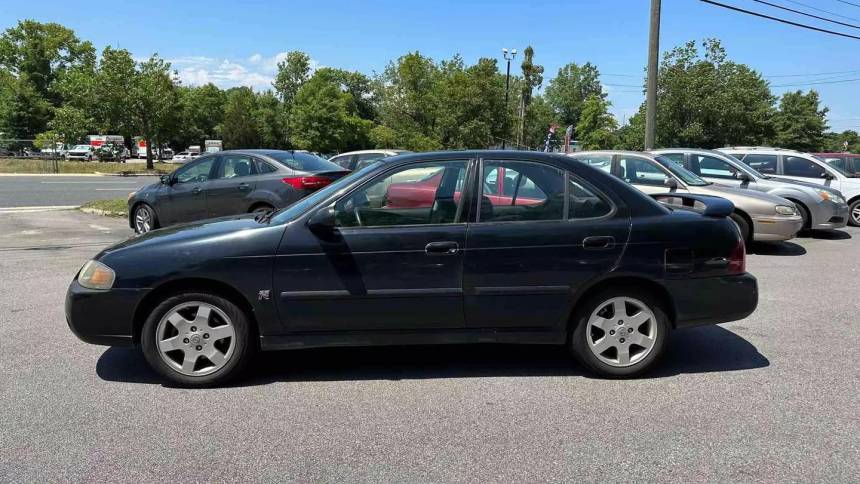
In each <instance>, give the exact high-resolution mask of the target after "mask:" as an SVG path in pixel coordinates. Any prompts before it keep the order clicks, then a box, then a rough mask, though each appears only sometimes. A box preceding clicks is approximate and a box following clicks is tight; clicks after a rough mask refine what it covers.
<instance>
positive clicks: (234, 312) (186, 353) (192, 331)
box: [141, 292, 255, 387]
mask: <svg viewBox="0 0 860 484" xmlns="http://www.w3.org/2000/svg"><path fill="white" fill-rule="evenodd" d="M252 334H253V332H252V330H251V326H250V322H249V320H248V317H247V315H246V314H245V312H244V311H242V309H240V308H239V307H238V306H236V305H235V304H234V303H233V302H231V301H230V300H228V299H225V298H223V297H220V296H217V295H214V294H208V293H205V292H189V293H185V294H179V295H175V296H172V297H169V298H167V299H166V300H164V301H162V302H161V304H159V305H158V306H157V307H156V308H155V309H154V310H153V311H152V313H151V314H150V315H149V317H148V318H147V320H146V323H144V326H143V333H142V334H141V347H142V349H143V354H144V356H145V357H146V360H147V362H148V363H149V365H150V366H152V368H153V369H155V370H156V371H157V372H158V373H160V374H161V375H163V376H164V377H166V378H168V379H169V380H171V381H173V382H174V383H177V384H179V385H182V386H189V387H198V386H211V385H220V384H223V383H225V382H227V381H229V380H230V379H232V378H234V377H235V376H236V375H237V374H239V373H240V372H241V371H242V369H243V367H244V366H245V364H246V363H247V362H248V360H249V359H250V358H251V353H252V352H253V350H254V348H255V345H254V344H253V342H252V341H251V335H252Z"/></svg>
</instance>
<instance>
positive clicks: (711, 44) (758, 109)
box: [627, 39, 774, 148]
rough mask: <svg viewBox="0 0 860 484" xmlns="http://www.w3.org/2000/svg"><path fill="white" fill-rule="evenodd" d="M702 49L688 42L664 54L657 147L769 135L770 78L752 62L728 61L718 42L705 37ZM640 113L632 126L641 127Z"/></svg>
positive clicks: (730, 142)
mask: <svg viewBox="0 0 860 484" xmlns="http://www.w3.org/2000/svg"><path fill="white" fill-rule="evenodd" d="M702 47H703V49H704V54H700V52H699V49H698V48H697V47H696V43H695V42H693V41H690V42H687V43H686V44H684V45H683V46H680V47H676V48H674V49H672V50H671V51H670V52H667V53H665V54H664V55H663V60H662V61H661V63H660V67H659V69H658V76H657V145H658V146H689V147H702V148H718V147H721V146H727V145H735V144H761V143H763V142H765V141H766V140H768V139H770V137H771V133H772V125H771V121H772V117H773V114H774V109H773V104H774V97H773V95H772V94H771V92H770V89H769V88H768V85H767V82H765V80H764V79H763V78H762V77H761V75H760V74H759V73H757V72H756V71H754V70H752V69H750V68H749V67H748V66H746V65H744V64H737V63H735V62H732V61H730V60H728V59H727V57H726V52H725V49H723V47H722V46H721V45H720V42H719V41H718V40H716V39H706V40H705V41H703V42H702ZM643 104H644V103H643ZM642 112H644V107H643V108H641V109H640V114H641V113H642ZM640 114H637V115H636V116H634V119H631V126H639V123H640V122H641V121H642V120H641V119H639V118H637V116H640ZM641 125H642V126H643V129H644V123H641ZM627 135H628V136H627V137H628V138H630V136H629V135H631V133H627ZM632 137H633V138H636V139H638V134H635V135H632Z"/></svg>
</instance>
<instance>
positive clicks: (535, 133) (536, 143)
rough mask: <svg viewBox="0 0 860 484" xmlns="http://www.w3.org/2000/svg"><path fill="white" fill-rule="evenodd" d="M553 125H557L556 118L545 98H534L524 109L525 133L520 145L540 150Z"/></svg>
mask: <svg viewBox="0 0 860 484" xmlns="http://www.w3.org/2000/svg"><path fill="white" fill-rule="evenodd" d="M553 124H558V117H557V115H556V113H555V111H554V110H553V108H552V106H551V105H550V104H549V102H548V101H547V100H546V98H545V97H543V96H535V97H534V98H532V101H531V103H529V106H528V108H527V109H526V121H525V131H524V134H523V139H522V142H521V144H523V145H525V146H528V147H530V148H536V149H542V148H543V144H544V139H546V134H547V132H548V131H549V127H550V126H551V125H553Z"/></svg>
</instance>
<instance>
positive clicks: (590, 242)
mask: <svg viewBox="0 0 860 484" xmlns="http://www.w3.org/2000/svg"><path fill="white" fill-rule="evenodd" d="M613 246H615V237H612V236H609V235H598V236H592V237H586V238H584V239H582V248H583V249H587V250H601V249H611V248H612V247H613Z"/></svg>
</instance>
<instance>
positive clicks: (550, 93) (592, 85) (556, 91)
mask: <svg viewBox="0 0 860 484" xmlns="http://www.w3.org/2000/svg"><path fill="white" fill-rule="evenodd" d="M592 95H594V96H598V97H601V98H605V97H606V93H604V92H603V86H602V85H601V84H600V72H599V71H598V70H597V67H596V66H595V65H593V64H592V63H590V62H586V63H585V64H583V65H582V66H580V65H578V64H576V63H575V62H574V63H570V64H568V65H566V66H564V67H562V68H561V69H559V70H558V75H556V77H555V78H554V79H552V80H550V81H549V85H548V86H547V88H546V100H547V101H549V103H550V105H551V106H552V107H553V109H555V111H556V112H557V113H558V118H559V122H560V123H561V124H562V125H564V126H569V125H573V126H576V124H577V123H579V116H580V114H581V113H582V105H583V104H584V103H585V100H586V99H587V98H588V97H589V96H592Z"/></svg>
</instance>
